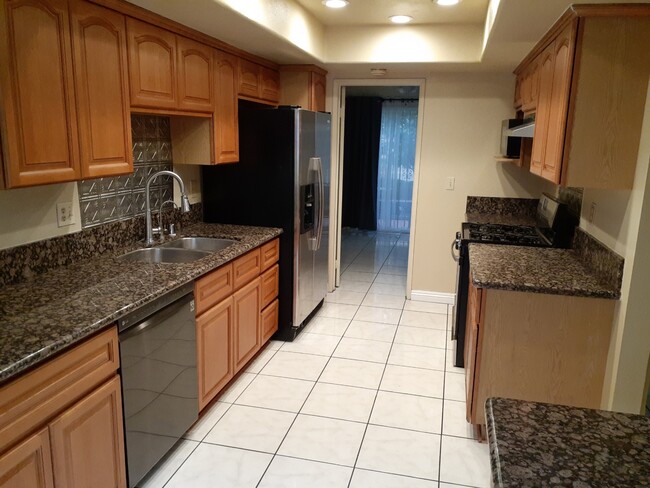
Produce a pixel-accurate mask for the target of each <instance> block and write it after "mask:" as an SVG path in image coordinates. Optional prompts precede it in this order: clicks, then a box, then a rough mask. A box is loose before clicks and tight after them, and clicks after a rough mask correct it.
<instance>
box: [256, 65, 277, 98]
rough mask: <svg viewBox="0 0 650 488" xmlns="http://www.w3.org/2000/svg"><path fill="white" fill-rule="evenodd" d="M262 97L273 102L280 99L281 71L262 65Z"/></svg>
mask: <svg viewBox="0 0 650 488" xmlns="http://www.w3.org/2000/svg"><path fill="white" fill-rule="evenodd" d="M260 98H261V99H263V100H268V101H269V102H273V103H278V100H280V73H278V72H277V71H275V70H273V69H270V68H266V67H264V66H262V67H260Z"/></svg>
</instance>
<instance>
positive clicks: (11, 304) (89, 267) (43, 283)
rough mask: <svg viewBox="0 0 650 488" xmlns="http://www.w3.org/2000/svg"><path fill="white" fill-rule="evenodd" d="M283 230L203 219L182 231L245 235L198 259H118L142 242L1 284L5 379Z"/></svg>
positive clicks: (0, 371)
mask: <svg viewBox="0 0 650 488" xmlns="http://www.w3.org/2000/svg"><path fill="white" fill-rule="evenodd" d="M281 232H282V230H281V229H276V228H266V227H248V226H236V225H223V224H203V223H199V224H194V225H191V226H189V227H187V228H186V229H184V231H183V232H182V233H179V234H178V236H177V237H187V236H201V237H219V238H228V239H234V240H236V241H238V242H237V243H236V244H234V245H232V246H229V247H228V248H226V249H224V250H222V251H218V252H214V253H212V254H210V255H208V256H206V257H204V258H201V259H199V260H197V261H194V262H191V263H182V264H171V263H164V264H149V263H138V262H126V261H117V260H116V257H117V256H120V255H122V254H124V253H125V252H128V251H130V250H133V249H136V248H137V247H138V246H135V245H134V246H132V247H130V248H125V249H122V250H120V251H119V252H117V253H114V254H109V255H102V256H100V257H97V258H93V259H87V260H84V261H80V262H77V263H74V264H71V265H69V266H64V267H61V268H57V269H54V270H52V271H49V272H47V273H45V274H42V275H39V276H37V277H36V278H35V279H33V280H31V281H28V282H24V283H20V284H15V285H9V286H5V287H3V288H0V382H5V381H7V380H8V379H10V378H12V377H13V376H15V375H17V374H18V373H20V372H22V371H24V370H25V369H27V368H29V367H31V366H34V365H36V364H38V363H40V362H42V361H44V360H45V359H47V358H48V357H49V356H51V355H53V354H54V353H56V352H58V351H61V350H62V349H64V348H66V347H68V346H70V345H72V344H74V343H76V342H78V341H80V340H82V339H83V338H85V337H87V336H89V335H91V334H93V333H95V332H97V331H99V330H101V329H103V328H106V327H107V326H109V325H111V324H113V323H114V322H115V321H116V320H117V319H119V318H120V317H122V316H124V315H125V314H127V313H128V312H131V311H132V310H135V309H136V308H138V307H140V306H142V305H144V304H146V303H148V302H150V301H152V300H154V299H155V298H157V297H160V296H161V295H163V294H165V293H166V292H168V291H170V290H173V289H175V288H178V287H179V286H182V285H184V284H186V283H189V282H191V281H193V280H194V279H196V278H198V277H200V276H201V275H203V274H205V273H207V272H209V271H211V270H213V269H215V268H217V267H219V266H221V265H223V264H225V263H227V262H228V261H231V260H233V259H234V258H236V257H238V256H240V255H242V254H244V253H246V252H247V251H249V250H251V249H253V248H255V247H258V246H259V245H261V244H263V243H265V242H267V241H269V240H271V239H273V238H274V237H276V236H278V235H280V234H281Z"/></svg>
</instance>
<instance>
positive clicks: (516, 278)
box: [469, 244, 621, 299]
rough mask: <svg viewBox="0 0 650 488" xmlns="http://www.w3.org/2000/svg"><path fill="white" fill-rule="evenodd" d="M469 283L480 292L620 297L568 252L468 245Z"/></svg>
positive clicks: (613, 288)
mask: <svg viewBox="0 0 650 488" xmlns="http://www.w3.org/2000/svg"><path fill="white" fill-rule="evenodd" d="M469 262H470V266H471V271H472V277H471V278H472V282H473V283H474V285H476V286H478V287H481V288H495V289H499V290H512V291H525V292H533V293H549V294H554V295H571V296H582V297H596V298H611V299H618V298H619V297H620V293H621V290H620V287H618V288H617V287H613V286H611V284H610V283H606V282H604V281H603V280H602V279H601V277H600V276H599V275H598V274H597V273H595V272H594V271H593V270H591V269H590V268H588V267H587V266H586V265H585V263H584V262H583V261H582V260H581V258H580V256H579V255H578V254H577V253H576V252H575V251H573V250H571V249H553V248H544V247H521V246H503V245H498V244H470V245H469Z"/></svg>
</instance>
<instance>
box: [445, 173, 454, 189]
mask: <svg viewBox="0 0 650 488" xmlns="http://www.w3.org/2000/svg"><path fill="white" fill-rule="evenodd" d="M455 187H456V178H454V177H453V176H447V179H446V180H445V190H453V189H454V188H455Z"/></svg>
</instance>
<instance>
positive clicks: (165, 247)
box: [118, 237, 237, 263]
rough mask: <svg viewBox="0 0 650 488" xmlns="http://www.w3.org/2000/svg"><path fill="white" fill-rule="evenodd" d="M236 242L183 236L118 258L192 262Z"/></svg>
mask: <svg viewBox="0 0 650 488" xmlns="http://www.w3.org/2000/svg"><path fill="white" fill-rule="evenodd" d="M236 242H237V241H234V240H232V239H217V238H213V237H182V238H181V239H177V240H175V241H170V242H166V243H164V244H161V245H160V246H157V247H149V248H146V249H136V250H135V251H131V252H129V253H126V254H123V255H122V256H120V257H119V258H118V259H119V260H120V261H128V262H139V263H191V262H192V261H196V260H197V259H201V258H204V257H205V256H207V255H208V254H210V253H213V252H217V251H221V250H222V249H225V248H227V247H229V246H231V245H232V244H234V243H236Z"/></svg>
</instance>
